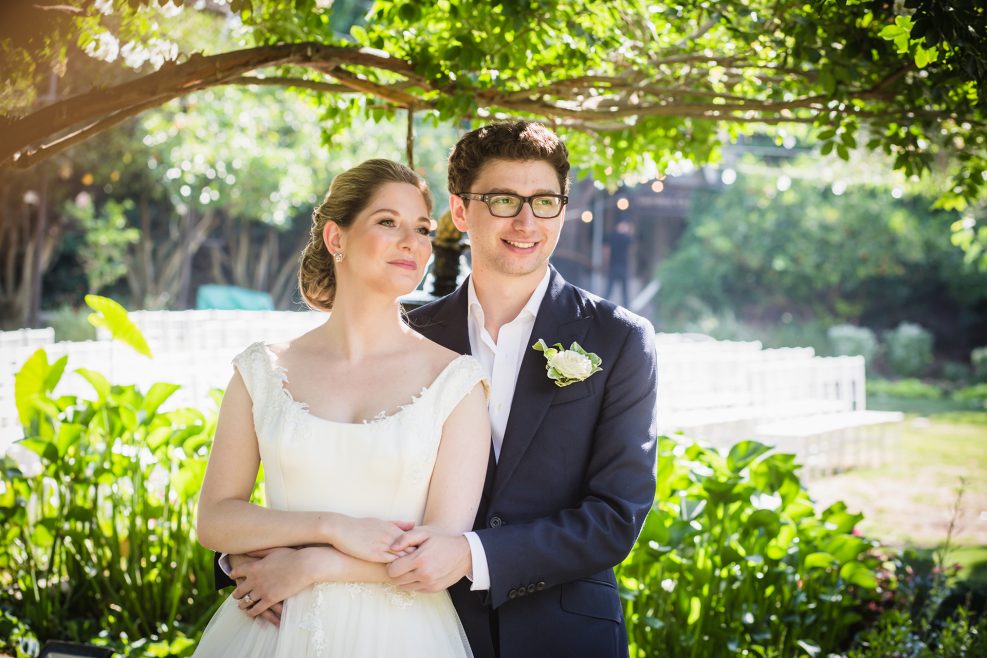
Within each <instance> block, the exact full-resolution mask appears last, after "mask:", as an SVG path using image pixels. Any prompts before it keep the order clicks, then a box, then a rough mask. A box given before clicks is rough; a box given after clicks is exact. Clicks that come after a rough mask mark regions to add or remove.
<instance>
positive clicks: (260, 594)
mask: <svg viewBox="0 0 987 658" xmlns="http://www.w3.org/2000/svg"><path fill="white" fill-rule="evenodd" d="M329 550H331V549H329ZM263 553H264V555H263V557H262V558H260V559H256V560H251V561H246V560H244V561H243V562H242V563H241V564H238V565H237V566H235V567H234V568H233V570H232V571H231V572H230V577H231V578H234V579H235V580H236V583H237V585H236V589H235V590H233V598H235V599H238V600H239V601H240V604H239V605H240V609H241V610H243V611H244V612H246V613H247V614H248V615H250V616H251V617H257V616H258V615H264V616H265V618H267V617H269V615H268V614H265V612H266V611H268V609H270V608H272V607H273V608H274V609H275V611H276V612H277V613H278V615H277V616H278V617H280V610H279V608H280V605H281V604H282V603H283V602H284V601H285V600H286V599H287V598H289V597H291V596H294V595H295V594H297V593H298V592H300V591H302V590H303V589H305V588H306V587H308V586H309V585H311V584H312V582H313V580H312V572H313V570H312V569H311V568H310V567H311V565H310V564H309V561H310V560H311V559H313V557H314V556H313V554H312V553H311V551H309V549H304V548H303V549H295V548H274V549H271V550H269V551H264V552H263ZM252 555H256V554H252Z"/></svg>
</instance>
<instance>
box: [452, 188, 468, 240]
mask: <svg viewBox="0 0 987 658" xmlns="http://www.w3.org/2000/svg"><path fill="white" fill-rule="evenodd" d="M449 214H450V215H452V223H453V224H455V225H456V228H458V229H459V230H460V231H461V232H463V233H468V232H469V230H470V229H469V222H468V221H467V220H466V202H465V201H463V200H462V199H461V198H460V197H458V196H456V195H455V194H450V195H449Z"/></svg>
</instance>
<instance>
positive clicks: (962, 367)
mask: <svg viewBox="0 0 987 658" xmlns="http://www.w3.org/2000/svg"><path fill="white" fill-rule="evenodd" d="M971 373H972V370H971V368H970V366H968V365H967V364H965V363H961V362H959V361H949V360H944V361H942V362H941V363H940V365H939V376H940V377H941V378H942V379H945V380H946V381H948V382H950V383H952V384H954V385H955V384H959V385H962V384H964V383H966V382H969V381H970V375H971Z"/></svg>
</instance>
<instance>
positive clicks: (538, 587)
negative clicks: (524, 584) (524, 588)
mask: <svg viewBox="0 0 987 658" xmlns="http://www.w3.org/2000/svg"><path fill="white" fill-rule="evenodd" d="M543 589H545V581H544V580H539V581H538V584H537V585H535V590H536V591H539V592H540V591H542V590H543Z"/></svg>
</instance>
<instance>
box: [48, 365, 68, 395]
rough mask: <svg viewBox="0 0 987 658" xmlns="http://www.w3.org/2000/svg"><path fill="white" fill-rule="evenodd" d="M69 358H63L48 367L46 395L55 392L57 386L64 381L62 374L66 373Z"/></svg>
mask: <svg viewBox="0 0 987 658" xmlns="http://www.w3.org/2000/svg"><path fill="white" fill-rule="evenodd" d="M68 362H69V358H68V357H67V356H63V357H62V358H60V359H58V360H57V361H55V362H54V363H52V364H51V365H50V366H49V367H48V374H46V375H45V383H44V389H45V392H46V393H50V392H51V391H54V390H55V386H57V385H58V382H60V381H61V379H62V373H64V372H65V366H66V364H68Z"/></svg>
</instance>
